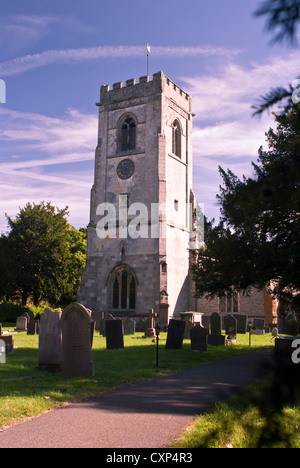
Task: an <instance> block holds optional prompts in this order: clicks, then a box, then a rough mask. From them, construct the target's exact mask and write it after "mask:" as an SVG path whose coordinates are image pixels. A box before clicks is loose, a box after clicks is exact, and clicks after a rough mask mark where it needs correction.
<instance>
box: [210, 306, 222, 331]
mask: <svg viewBox="0 0 300 468" xmlns="http://www.w3.org/2000/svg"><path fill="white" fill-rule="evenodd" d="M210 332H211V334H212V335H221V334H222V317H221V315H220V314H219V313H218V312H214V313H213V314H211V316H210Z"/></svg>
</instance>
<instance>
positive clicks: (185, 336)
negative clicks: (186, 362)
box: [183, 320, 195, 340]
mask: <svg viewBox="0 0 300 468" xmlns="http://www.w3.org/2000/svg"><path fill="white" fill-rule="evenodd" d="M184 323H185V328H184V334H183V339H184V340H190V339H191V335H190V331H191V329H192V328H194V326H195V325H194V324H193V322H192V321H191V320H187V321H186V322H184Z"/></svg>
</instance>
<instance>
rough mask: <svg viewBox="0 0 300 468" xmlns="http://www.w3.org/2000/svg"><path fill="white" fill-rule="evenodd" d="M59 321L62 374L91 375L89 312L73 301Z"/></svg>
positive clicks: (92, 371) (92, 373)
mask: <svg viewBox="0 0 300 468" xmlns="http://www.w3.org/2000/svg"><path fill="white" fill-rule="evenodd" d="M60 323H61V329H62V373H63V375H65V376H75V375H81V376H84V377H92V376H93V375H94V365H93V362H92V351H91V313H90V312H89V311H88V310H87V309H86V308H85V307H84V306H83V305H81V304H78V303H77V302H74V303H73V304H70V305H69V306H68V307H66V309H65V310H64V311H63V313H62V316H61V320H60Z"/></svg>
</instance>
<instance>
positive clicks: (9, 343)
mask: <svg viewBox="0 0 300 468" xmlns="http://www.w3.org/2000/svg"><path fill="white" fill-rule="evenodd" d="M0 339H1V340H3V341H4V343H5V347H6V354H13V353H14V337H13V335H3V336H1V337H0Z"/></svg>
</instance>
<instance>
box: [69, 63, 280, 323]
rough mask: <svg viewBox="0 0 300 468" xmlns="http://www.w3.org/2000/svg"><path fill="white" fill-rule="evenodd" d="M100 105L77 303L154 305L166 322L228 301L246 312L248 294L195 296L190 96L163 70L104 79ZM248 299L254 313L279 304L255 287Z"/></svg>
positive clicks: (138, 310) (113, 307) (116, 308)
mask: <svg viewBox="0 0 300 468" xmlns="http://www.w3.org/2000/svg"><path fill="white" fill-rule="evenodd" d="M97 105H98V107H99V128H98V145H97V148H96V154H95V180H94V185H93V187H92V191H91V211H90V223H89V226H88V236H87V249H88V250H87V264H86V268H85V270H84V271H83V274H82V287H81V291H80V292H79V295H78V301H79V302H81V303H82V304H83V305H84V306H85V307H87V308H88V309H91V310H92V311H95V312H105V313H107V314H109V313H110V314H112V315H114V316H118V317H122V316H130V317H143V316H144V317H145V316H146V315H147V313H148V312H149V309H154V310H155V312H156V313H157V314H160V316H161V317H164V318H163V320H162V322H167V321H168V319H169V318H170V317H173V316H174V317H178V318H179V317H180V312H185V311H195V312H200V313H204V314H211V313H212V312H215V311H218V310H220V311H222V307H223V308H224V311H225V310H226V312H228V311H229V310H230V311H231V312H233V313H235V312H240V313H247V312H246V311H245V304H244V302H243V301H244V298H243V297H241V298H240V297H239V296H237V298H236V300H234V301H232V300H231V302H230V305H229V303H228V304H227V303H226V304H223V303H222V301H220V300H216V301H212V302H208V301H206V300H203V299H195V298H194V295H193V284H192V283H193V282H192V279H191V276H190V273H189V270H190V252H191V251H190V245H191V244H190V241H191V238H192V237H193V232H194V231H193V230H194V223H195V219H194V212H195V206H196V200H195V195H194V192H193V151H192V120H193V115H192V99H191V97H190V96H189V95H188V94H187V93H186V92H184V91H183V90H182V89H180V88H179V87H178V86H177V85H176V84H175V83H173V82H172V81H171V80H170V79H169V78H167V77H166V76H165V75H164V74H163V73H162V72H158V73H156V74H154V75H153V79H152V80H151V81H150V80H149V77H148V76H143V77H141V78H140V79H139V82H138V83H137V82H136V80H135V79H131V80H127V81H126V85H125V86H124V85H123V83H122V82H119V83H115V84H114V85H113V87H112V89H110V87H109V86H102V87H101V95H100V103H98V104H97ZM245 300H246V303H247V304H248V305H247V311H249V314H250V315H255V316H263V315H264V314H265V310H266V309H268V310H271V311H272V310H273V311H274V310H275V308H276V307H275V305H274V304H273V302H272V299H270V298H267V296H266V293H265V292H261V293H260V292H254V295H253V301H254V302H253V306H254V304H255V303H257V304H258V303H259V304H260V305H259V307H258V308H257V307H256V306H255V307H252V306H251V302H252V301H251V297H250V298H245ZM270 300H271V302H272V303H271V305H270ZM223 301H224V300H223ZM267 304H268V305H267ZM242 309H243V310H242ZM272 313H273V312H271V315H272ZM249 314H247V315H249ZM270 317H271V316H270ZM268 321H269V319H268ZM270 321H271V320H270Z"/></svg>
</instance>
